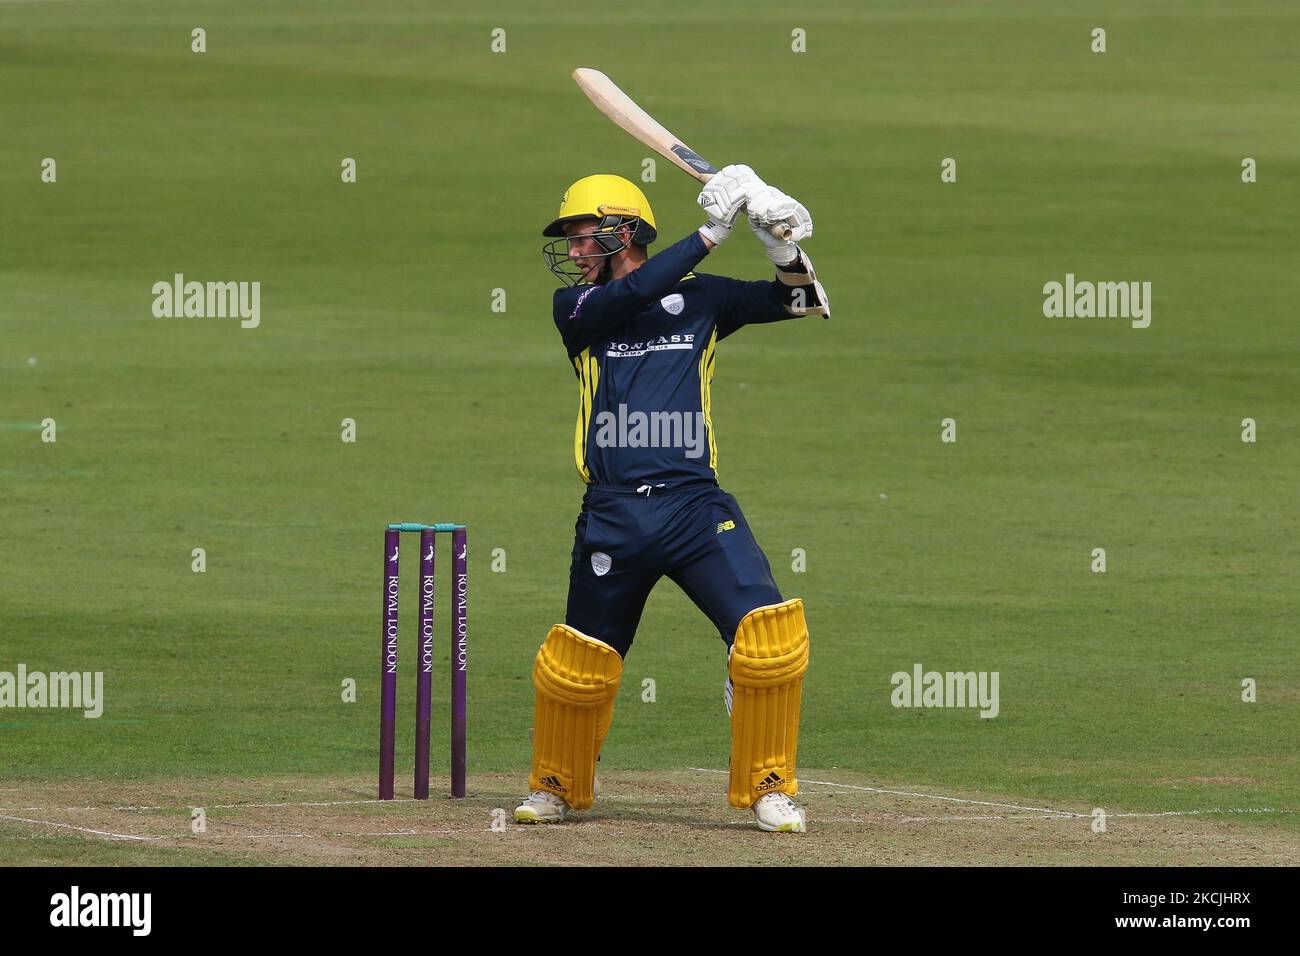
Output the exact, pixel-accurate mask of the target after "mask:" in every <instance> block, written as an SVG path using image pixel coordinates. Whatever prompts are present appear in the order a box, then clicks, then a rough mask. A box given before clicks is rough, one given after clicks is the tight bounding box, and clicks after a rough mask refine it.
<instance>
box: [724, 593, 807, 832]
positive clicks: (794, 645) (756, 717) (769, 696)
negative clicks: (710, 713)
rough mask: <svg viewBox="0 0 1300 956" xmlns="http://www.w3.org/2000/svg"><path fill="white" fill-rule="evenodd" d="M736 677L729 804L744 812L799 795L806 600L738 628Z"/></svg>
mask: <svg viewBox="0 0 1300 956" xmlns="http://www.w3.org/2000/svg"><path fill="white" fill-rule="evenodd" d="M727 670H728V674H729V675H730V677H731V683H732V685H733V687H732V706H731V777H730V781H729V783H728V786H727V800H728V802H729V803H730V804H731V805H732V806H733V807H739V808H741V809H742V810H743V809H746V808H748V807H750V806H753V804H754V801H755V800H757V799H758V798H759V797H761V796H763V795H764V794H767V793H775V792H777V791H781V792H784V793H788V794H789V795H790V796H794V795H795V794H796V793H798V792H799V781H798V780H796V779H795V775H794V772H795V752H796V750H797V749H798V744H799V702H800V700H801V699H802V697H803V675H804V673H805V672H806V671H807V670H808V627H807V625H806V624H804V619H803V601H801V600H800V599H799V598H795V599H794V600H792V601H787V602H786V603H784V604H773V605H771V606H770V607H760V608H755V609H754V610H753V611H750V612H749V613H748V614H746V615H745V618H744V620H742V621H741V622H740V626H739V627H737V628H736V640H735V643H734V645H733V646H732V649H731V660H730V662H729V663H728V665H727Z"/></svg>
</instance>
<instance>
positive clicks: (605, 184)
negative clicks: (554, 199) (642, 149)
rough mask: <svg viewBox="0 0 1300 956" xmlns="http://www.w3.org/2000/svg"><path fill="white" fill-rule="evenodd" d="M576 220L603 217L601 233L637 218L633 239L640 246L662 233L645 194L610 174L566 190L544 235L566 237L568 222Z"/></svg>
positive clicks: (600, 175)
mask: <svg viewBox="0 0 1300 956" xmlns="http://www.w3.org/2000/svg"><path fill="white" fill-rule="evenodd" d="M574 219H598V220H600V224H599V226H598V231H599V232H606V231H613V230H614V229H615V228H616V227H617V226H618V225H620V224H621V223H623V222H624V221H625V220H627V219H636V220H638V222H637V224H636V231H635V232H634V233H633V235H632V241H633V242H634V243H637V244H638V245H649V244H650V243H652V242H654V240H655V236H656V235H658V233H657V231H656V229H655V216H654V213H653V212H651V211H650V202H649V201H648V200H647V199H646V198H645V193H643V192H641V190H640V189H638V188H637V185H636V183H633V182H631V181H630V180H627V179H624V178H623V177H622V176H614V175H610V174H608V173H600V174H597V175H595V176H586V177H584V178H582V179H579V180H578V181H577V182H576V183H574V184H573V185H572V186H570V187H569V188H568V189H566V190H565V191H564V198H563V199H561V200H560V213H559V215H558V216H556V217H555V219H554V220H552V221H551V224H550V225H548V226H547V227H546V228H545V229H543V230H542V235H543V236H546V237H547V238H562V237H563V236H564V224H565V223H566V222H571V221H572V220H574Z"/></svg>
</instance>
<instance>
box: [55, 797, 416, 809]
mask: <svg viewBox="0 0 1300 956" xmlns="http://www.w3.org/2000/svg"><path fill="white" fill-rule="evenodd" d="M430 802H432V801H429V800H415V799H413V798H411V797H398V798H396V799H394V800H310V801H304V802H302V803H187V804H185V805H184V806H174V807H145V806H132V805H127V806H122V807H113V809H114V810H189V809H198V808H199V807H202V808H203V809H205V810H243V809H267V808H274V807H350V806H359V805H361V804H366V803H430ZM33 809H39V808H33ZM85 809H87V810H93V809H94V807H86V808H85Z"/></svg>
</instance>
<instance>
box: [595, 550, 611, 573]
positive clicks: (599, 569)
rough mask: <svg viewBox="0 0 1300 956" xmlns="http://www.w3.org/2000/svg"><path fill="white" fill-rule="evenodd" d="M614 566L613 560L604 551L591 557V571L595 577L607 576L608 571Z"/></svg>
mask: <svg viewBox="0 0 1300 956" xmlns="http://www.w3.org/2000/svg"><path fill="white" fill-rule="evenodd" d="M613 566H614V559H613V558H611V557H610V556H609V555H607V554H606V553H605V552H604V551H596V552H593V553H592V555H591V570H592V571H593V572H594V573H595V575H596V577H598V578H603V577H604V576H605V575H607V574H609V569H610V568H612V567H613Z"/></svg>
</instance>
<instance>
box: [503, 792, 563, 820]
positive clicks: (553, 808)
mask: <svg viewBox="0 0 1300 956" xmlns="http://www.w3.org/2000/svg"><path fill="white" fill-rule="evenodd" d="M568 812H569V805H568V804H567V803H565V802H564V799H563V798H562V797H557V796H556V795H555V794H553V793H551V791H549V790H534V791H533V792H532V793H530V794H529V795H528V797H527V799H525V800H524V802H523V803H521V804H519V806H517V807H515V823H560V822H561V821H563V820H564V818H565V816H566V815H567V814H568Z"/></svg>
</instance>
